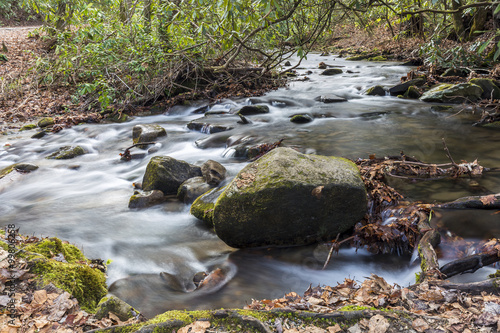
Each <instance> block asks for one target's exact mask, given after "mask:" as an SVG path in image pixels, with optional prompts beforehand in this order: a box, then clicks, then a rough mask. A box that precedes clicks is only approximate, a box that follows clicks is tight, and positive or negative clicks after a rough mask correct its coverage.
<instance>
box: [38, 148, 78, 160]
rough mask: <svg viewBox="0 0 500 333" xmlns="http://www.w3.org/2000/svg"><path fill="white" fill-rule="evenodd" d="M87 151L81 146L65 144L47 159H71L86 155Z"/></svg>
mask: <svg viewBox="0 0 500 333" xmlns="http://www.w3.org/2000/svg"><path fill="white" fill-rule="evenodd" d="M86 153H87V152H86V151H85V149H83V148H82V147H80V146H64V147H61V148H59V149H58V150H57V151H56V152H53V153H52V154H50V155H49V156H47V157H46V159H49V160H69V159H72V158H75V157H77V156H81V155H85V154H86Z"/></svg>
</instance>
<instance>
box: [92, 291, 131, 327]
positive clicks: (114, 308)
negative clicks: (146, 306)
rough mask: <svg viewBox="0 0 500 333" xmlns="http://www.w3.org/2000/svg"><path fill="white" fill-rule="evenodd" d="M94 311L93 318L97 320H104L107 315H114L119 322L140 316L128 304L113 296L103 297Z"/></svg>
mask: <svg viewBox="0 0 500 333" xmlns="http://www.w3.org/2000/svg"><path fill="white" fill-rule="evenodd" d="M96 310H97V311H96V313H95V316H96V318H97V319H99V320H101V319H103V318H106V317H107V316H108V315H109V313H113V314H115V315H116V316H117V317H118V318H119V319H120V320H121V321H127V320H128V319H130V318H136V317H138V316H139V314H140V313H139V311H137V310H136V309H134V308H133V307H132V306H131V305H130V304H128V303H126V302H125V301H123V300H121V299H119V298H118V297H116V296H113V295H107V296H106V297H103V298H102V299H101V300H100V301H99V304H97V309H96Z"/></svg>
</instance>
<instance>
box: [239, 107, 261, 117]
mask: <svg viewBox="0 0 500 333" xmlns="http://www.w3.org/2000/svg"><path fill="white" fill-rule="evenodd" d="M235 113H236V114H240V115H243V116H252V115H256V114H264V113H269V106H267V105H245V106H244V107H242V108H241V109H239V110H238V111H236V112H235Z"/></svg>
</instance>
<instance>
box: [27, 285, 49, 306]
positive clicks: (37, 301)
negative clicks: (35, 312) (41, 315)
mask: <svg viewBox="0 0 500 333" xmlns="http://www.w3.org/2000/svg"><path fill="white" fill-rule="evenodd" d="M46 301H47V291H46V290H45V289H41V290H37V291H35V293H34V294H33V301H32V302H31V304H32V305H41V304H43V303H45V302H46Z"/></svg>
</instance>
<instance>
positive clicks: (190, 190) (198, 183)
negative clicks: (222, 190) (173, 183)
mask: <svg viewBox="0 0 500 333" xmlns="http://www.w3.org/2000/svg"><path fill="white" fill-rule="evenodd" d="M211 188H212V186H211V185H209V184H207V183H206V182H205V179H204V178H203V177H193V178H189V179H188V180H186V181H185V182H184V183H182V184H181V186H179V190H178V192H177V198H178V199H179V200H180V201H182V202H184V203H186V204H188V203H191V202H193V201H194V200H196V198H198V197H199V196H200V195H202V194H203V193H205V192H207V191H208V190H210V189H211Z"/></svg>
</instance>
